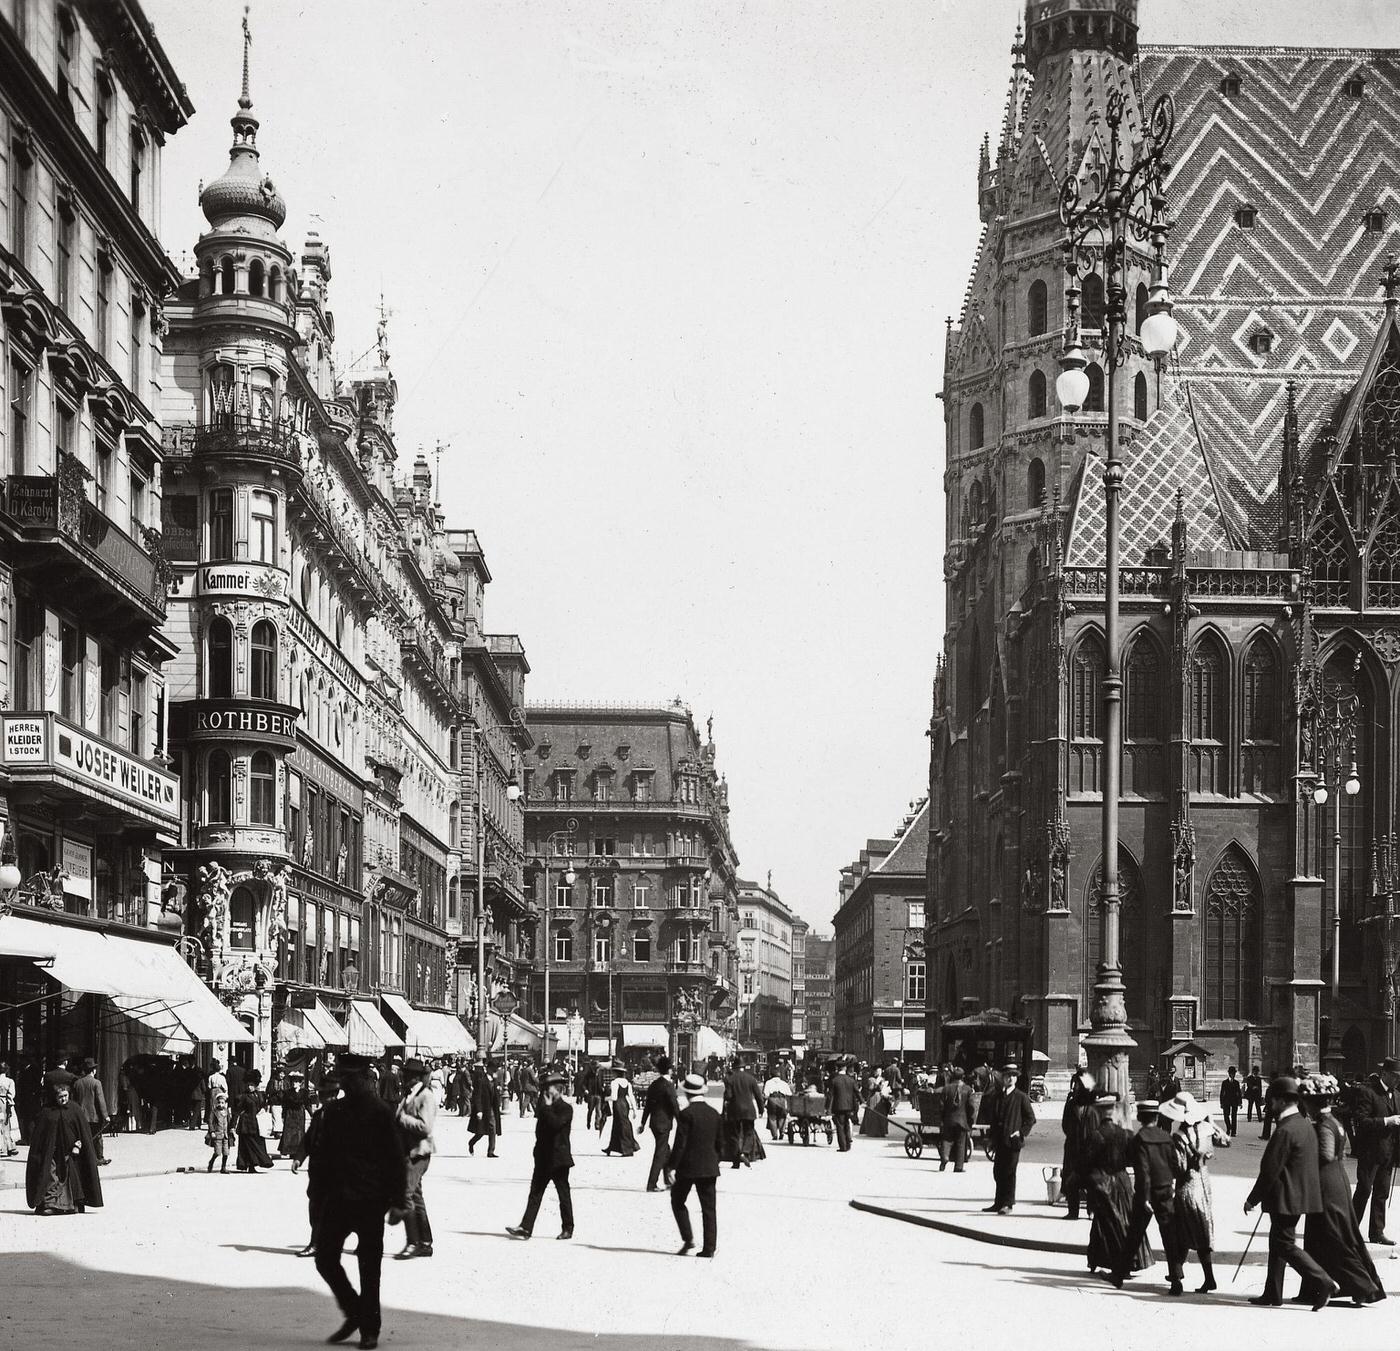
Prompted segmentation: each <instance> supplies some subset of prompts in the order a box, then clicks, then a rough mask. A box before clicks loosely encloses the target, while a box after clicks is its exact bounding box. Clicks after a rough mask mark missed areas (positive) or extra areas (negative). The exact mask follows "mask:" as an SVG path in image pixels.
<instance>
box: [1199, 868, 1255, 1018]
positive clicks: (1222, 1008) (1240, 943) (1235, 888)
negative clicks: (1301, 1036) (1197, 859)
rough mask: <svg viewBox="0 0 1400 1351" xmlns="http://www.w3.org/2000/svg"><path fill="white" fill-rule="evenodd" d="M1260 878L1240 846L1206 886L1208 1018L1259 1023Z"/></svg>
mask: <svg viewBox="0 0 1400 1351" xmlns="http://www.w3.org/2000/svg"><path fill="white" fill-rule="evenodd" d="M1261 910H1262V903H1261V897H1260V891H1259V878H1258V875H1257V874H1256V873H1255V871H1254V867H1253V865H1252V864H1251V863H1250V861H1249V859H1248V857H1247V856H1246V855H1245V852H1244V850H1242V849H1241V848H1240V847H1239V845H1238V844H1235V843H1233V842H1232V843H1231V844H1230V846H1229V847H1228V848H1227V849H1226V850H1225V852H1224V853H1223V854H1222V855H1221V856H1220V861H1219V862H1218V863H1217V864H1216V865H1215V869H1214V871H1213V872H1212V873H1211V875H1210V879H1209V880H1208V881H1207V882H1206V887H1205V926H1206V945H1205V963H1206V969H1205V1006H1204V1008H1203V1009H1202V1010H1201V1012H1202V1013H1203V1014H1204V1015H1205V1016H1206V1017H1207V1018H1234V1019H1248V1020H1250V1021H1253V1020H1255V1019H1256V1018H1257V1017H1258V1016H1259V1012H1260V1009H1259V986H1260V972H1261V969H1262V960H1261V959H1262V956H1263V942H1262V935H1261V925H1260V918H1261V915H1260V912H1261Z"/></svg>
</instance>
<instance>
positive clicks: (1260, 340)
mask: <svg viewBox="0 0 1400 1351" xmlns="http://www.w3.org/2000/svg"><path fill="white" fill-rule="evenodd" d="M1249 350H1250V351H1251V352H1253V353H1254V355H1255V356H1257V357H1266V356H1268V355H1269V353H1270V352H1272V351H1273V350H1274V335H1273V334H1272V333H1270V332H1269V330H1268V329H1267V328H1261V329H1259V331H1258V332H1256V333H1252V334H1251V335H1250V338H1249Z"/></svg>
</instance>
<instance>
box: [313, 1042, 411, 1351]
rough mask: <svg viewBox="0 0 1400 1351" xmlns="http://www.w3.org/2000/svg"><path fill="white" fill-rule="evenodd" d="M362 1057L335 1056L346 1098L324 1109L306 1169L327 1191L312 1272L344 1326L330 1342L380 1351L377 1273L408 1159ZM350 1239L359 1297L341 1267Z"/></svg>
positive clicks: (404, 1181) (391, 1114) (390, 1112)
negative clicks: (354, 1340) (354, 1342)
mask: <svg viewBox="0 0 1400 1351" xmlns="http://www.w3.org/2000/svg"><path fill="white" fill-rule="evenodd" d="M369 1070H370V1062H369V1060H368V1059H367V1058H366V1057H365V1056H362V1055H354V1054H351V1053H347V1054H345V1055H342V1056H341V1057H340V1060H339V1063H338V1065H337V1067H336V1071H337V1073H338V1074H339V1076H340V1086H341V1089H342V1090H343V1092H344V1095H345V1096H344V1097H341V1098H337V1099H335V1100H334V1101H333V1102H328V1103H327V1104H326V1105H325V1107H324V1108H323V1109H322V1111H321V1131H320V1134H319V1135H318V1137H317V1138H316V1140H315V1141H314V1142H313V1154H312V1156H311V1158H312V1164H311V1166H312V1167H313V1168H314V1169H315V1172H316V1176H317V1177H318V1178H319V1179H320V1183H321V1185H322V1186H323V1188H324V1193H323V1209H322V1212H321V1224H320V1227H319V1229H318V1230H317V1232H316V1270H317V1271H318V1272H320V1274H321V1279H322V1280H324V1281H325V1283H326V1284H327V1285H328V1286H330V1288H331V1293H332V1294H333V1295H334V1296H335V1300H336V1303H337V1304H339V1305H340V1311H341V1313H342V1314H343V1315H344V1316H345V1321H344V1323H342V1324H341V1326H340V1327H339V1328H338V1329H337V1330H336V1331H335V1332H333V1333H332V1334H331V1336H330V1337H329V1338H328V1340H329V1341H332V1342H344V1341H349V1339H350V1338H351V1337H353V1336H354V1335H355V1333H356V1332H357V1331H358V1332H359V1334H360V1345H361V1346H362V1347H375V1346H378V1345H379V1324H380V1312H379V1272H380V1267H381V1266H382V1265H383V1262H384V1215H385V1213H386V1212H387V1211H388V1209H389V1207H390V1206H391V1205H394V1204H396V1203H397V1202H398V1201H399V1200H401V1199H402V1197H403V1195H404V1190H405V1188H406V1186H407V1183H408V1158H407V1155H406V1154H405V1152H404V1148H403V1141H402V1139H401V1137H400V1135H399V1128H398V1123H397V1121H396V1120H395V1118H394V1110H393V1108H391V1107H390V1106H389V1104H388V1103H387V1102H385V1101H383V1099H382V1098H380V1097H379V1095H378V1093H377V1092H376V1091H375V1088H374V1085H373V1084H372V1083H371V1081H370V1074H369ZM351 1234H354V1235H355V1238H356V1246H355V1257H356V1261H357V1262H358V1264H359V1268H360V1289H359V1292H358V1293H357V1292H356V1290H355V1287H354V1286H352V1285H351V1284H350V1281H349V1278H348V1277H347V1276H346V1275H345V1270H344V1268H343V1267H342V1266H341V1260H340V1256H341V1252H342V1250H343V1249H344V1247H345V1240H346V1239H347V1238H348V1237H349V1236H350V1235H351Z"/></svg>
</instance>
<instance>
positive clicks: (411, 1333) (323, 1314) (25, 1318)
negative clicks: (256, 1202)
mask: <svg viewBox="0 0 1400 1351" xmlns="http://www.w3.org/2000/svg"><path fill="white" fill-rule="evenodd" d="M250 1250H251V1251H262V1250H261V1249H250ZM388 1265H391V1264H387V1263H386V1267H387V1266H388ZM347 1270H349V1271H350V1273H351V1277H352V1279H354V1264H353V1262H351V1263H348V1264H347ZM385 1276H386V1278H389V1272H388V1271H387V1270H386V1272H385ZM5 1285H6V1289H7V1291H9V1292H10V1293H9V1295H8V1296H7V1298H6V1301H5V1304H6V1308H5V1338H4V1344H5V1345H7V1346H22V1347H24V1348H25V1351H60V1349H61V1351H71V1348H72V1346H73V1341H74V1335H73V1330H74V1328H75V1327H79V1326H83V1325H86V1326H89V1327H101V1328H103V1329H104V1332H103V1337H102V1340H103V1342H104V1343H105V1344H106V1345H108V1346H112V1347H116V1348H127V1347H141V1348H143V1351H215V1349H216V1348H217V1351H230V1349H231V1348H238V1349H239V1351H241V1349H242V1348H246V1347H283V1346H286V1347H295V1346H313V1345H318V1344H320V1343H322V1342H324V1340H325V1338H326V1337H327V1335H328V1334H329V1333H331V1332H332V1331H334V1330H335V1328H336V1327H337V1326H338V1325H339V1323H340V1318H339V1315H338V1314H337V1311H336V1308H335V1305H334V1303H333V1302H332V1301H331V1298H330V1296H329V1294H326V1295H322V1294H319V1293H314V1292H311V1291H308V1290H305V1289H302V1288H299V1287H295V1286H267V1285H247V1286H240V1287H238V1288H237V1289H225V1288H222V1287H218V1286H210V1285H200V1284H196V1283H195V1282H194V1281H191V1280H181V1279H178V1278H177V1277H176V1276H175V1275H173V1274H172V1276H171V1277H170V1278H168V1279H167V1278H160V1279H152V1278H151V1277H147V1276H133V1275H129V1274H127V1273H123V1272H104V1271H101V1270H94V1269H93V1268H90V1267H86V1266H81V1265H78V1264H76V1263H73V1262H68V1261H65V1260H63V1259H62V1258H58V1257H54V1256H52V1255H50V1254H48V1253H11V1254H8V1255H6V1257H5ZM388 1285H389V1289H388V1298H386V1300H385V1303H384V1330H383V1332H382V1334H381V1342H382V1344H383V1345H384V1346H385V1348H386V1351H389V1348H392V1347H394V1346H412V1347H415V1348H423V1349H424V1351H429V1349H430V1348H435V1347H441V1348H447V1347H451V1348H454V1351H455V1349H456V1348H458V1347H460V1346H463V1345H466V1346H490V1347H492V1348H493V1351H542V1349H543V1348H548V1351H585V1348H588V1349H589V1351H655V1348H657V1347H658V1346H661V1345H664V1347H665V1351H763V1348H760V1347H758V1346H756V1345H755V1344H754V1343H752V1342H746V1341H739V1340H736V1339H734V1338H729V1337H704V1336H687V1335H684V1334H677V1333H674V1332H667V1333H666V1334H665V1335H664V1336H662V1337H659V1336H658V1335H657V1334H656V1333H655V1332H649V1333H639V1334H635V1335H634V1334H620V1333H606V1332H605V1333H595V1332H593V1331H587V1330H579V1329H575V1328H561V1327H551V1326H523V1325H520V1324H516V1323H498V1322H487V1321H483V1320H479V1319H473V1318H470V1317H465V1316H463V1317H450V1316H448V1315H445V1314H436V1313H422V1312H418V1311H416V1310H413V1309H401V1308H396V1307H395V1306H394V1304H393V1292H392V1278H389V1280H388ZM16 1296H18V1298H16ZM470 1298H471V1295H470V1291H466V1292H464V1302H466V1301H469V1300H470ZM539 1310H540V1306H538V1305H537V1306H535V1309H533V1310H532V1311H531V1312H538V1311H539Z"/></svg>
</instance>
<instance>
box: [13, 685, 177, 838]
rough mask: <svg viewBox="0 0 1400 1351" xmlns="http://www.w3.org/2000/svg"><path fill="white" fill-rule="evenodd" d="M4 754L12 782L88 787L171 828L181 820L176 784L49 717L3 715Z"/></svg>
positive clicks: (159, 771) (169, 777)
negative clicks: (53, 781) (33, 780)
mask: <svg viewBox="0 0 1400 1351" xmlns="http://www.w3.org/2000/svg"><path fill="white" fill-rule="evenodd" d="M3 723H4V737H3V743H2V744H3V754H4V761H5V765H6V767H7V768H8V769H9V771H10V774H11V776H12V777H13V778H15V779H16V780H20V781H23V780H26V779H31V778H38V777H44V778H49V779H53V778H61V779H66V780H70V781H76V782H77V783H78V784H79V785H80V786H83V785H85V786H90V787H94V788H98V789H100V790H101V791H102V792H104V793H106V794H108V795H110V796H112V797H115V798H117V799H119V800H121V801H124V802H127V803H129V804H131V805H132V806H134V807H138V808H140V809H141V810H142V811H143V812H145V813H147V814H150V815H154V816H157V817H159V818H161V820H162V821H165V822H169V823H170V824H172V825H178V824H179V822H180V781H179V780H178V779H177V778H176V777H175V776H174V775H173V774H167V773H166V772H165V771H164V770H162V769H157V768H156V767H155V766H154V765H148V764H146V763H145V761H143V760H138V759H136V757H135V756H133V755H128V754H127V753H126V752H125V751H123V750H119V749H118V748H117V747H116V746H113V745H111V744H110V743H109V742H106V741H103V740H102V739H101V737H95V736H89V735H88V734H87V733H86V732H84V731H81V730H80V729H78V728H77V727H74V726H72V725H71V724H70V723H66V722H64V721H63V720H62V719H60V718H58V717H56V716H55V715H54V714H52V713H43V714H40V715H38V716H35V715H29V716H25V717H6V718H5V719H4V720H3Z"/></svg>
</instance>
